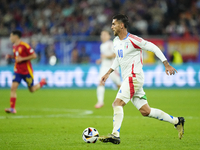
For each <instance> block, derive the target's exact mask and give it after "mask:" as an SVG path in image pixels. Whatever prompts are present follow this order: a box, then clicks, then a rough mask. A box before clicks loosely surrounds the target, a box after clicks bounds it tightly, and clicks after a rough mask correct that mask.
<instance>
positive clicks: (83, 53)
mask: <svg viewBox="0 0 200 150" xmlns="http://www.w3.org/2000/svg"><path fill="white" fill-rule="evenodd" d="M89 61H90V56H89V54H87V52H86V50H85V47H84V46H83V47H82V48H81V51H80V54H79V60H78V62H79V63H83V64H86V63H89Z"/></svg>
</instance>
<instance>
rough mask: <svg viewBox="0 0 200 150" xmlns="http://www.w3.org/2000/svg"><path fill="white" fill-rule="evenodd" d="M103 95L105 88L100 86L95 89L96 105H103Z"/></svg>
mask: <svg viewBox="0 0 200 150" xmlns="http://www.w3.org/2000/svg"><path fill="white" fill-rule="evenodd" d="M104 93H105V87H104V86H102V85H100V86H98V87H97V99H98V103H100V104H103V103H104Z"/></svg>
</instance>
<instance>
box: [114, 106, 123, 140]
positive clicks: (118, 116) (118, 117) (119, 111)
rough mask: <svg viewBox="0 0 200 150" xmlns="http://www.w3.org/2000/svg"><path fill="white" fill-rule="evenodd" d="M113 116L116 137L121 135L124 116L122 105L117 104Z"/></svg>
mask: <svg viewBox="0 0 200 150" xmlns="http://www.w3.org/2000/svg"><path fill="white" fill-rule="evenodd" d="M113 109H114V116H113V131H112V134H113V135H114V136H116V137H119V133H120V128H121V124H122V121H123V118H124V112H123V107H122V106H115V107H114V108H113Z"/></svg>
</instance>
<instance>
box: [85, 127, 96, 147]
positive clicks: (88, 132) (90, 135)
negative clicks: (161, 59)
mask: <svg viewBox="0 0 200 150" xmlns="http://www.w3.org/2000/svg"><path fill="white" fill-rule="evenodd" d="M98 137H99V132H98V131H97V129H95V128H92V127H89V128H86V129H85V130H84V131H83V134H82V138H83V140H84V141H85V142H86V143H96V141H97V140H98Z"/></svg>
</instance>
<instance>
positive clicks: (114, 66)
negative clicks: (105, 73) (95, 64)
mask: <svg viewBox="0 0 200 150" xmlns="http://www.w3.org/2000/svg"><path fill="white" fill-rule="evenodd" d="M118 66H119V62H118V60H117V57H115V59H114V61H113V64H112V66H111V67H110V68H112V69H113V70H115V69H116V68H117V67H118Z"/></svg>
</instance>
